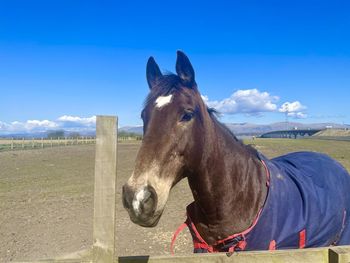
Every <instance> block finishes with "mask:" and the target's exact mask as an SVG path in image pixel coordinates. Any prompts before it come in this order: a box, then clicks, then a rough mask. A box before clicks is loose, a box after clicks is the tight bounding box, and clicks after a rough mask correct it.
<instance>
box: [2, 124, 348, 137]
mask: <svg viewBox="0 0 350 263" xmlns="http://www.w3.org/2000/svg"><path fill="white" fill-rule="evenodd" d="M226 126H227V127H228V128H229V129H230V130H231V131H232V132H233V133H234V134H235V135H237V136H245V135H247V136H252V135H257V136H258V135H261V134H263V133H266V132H271V131H280V130H291V129H326V128H330V127H331V128H332V129H348V130H350V125H348V124H338V123H310V124H304V123H298V122H288V123H285V122H276V123H272V124H254V123H248V122H245V123H226ZM332 129H330V130H332ZM118 130H119V131H124V132H127V133H134V134H138V135H142V134H143V126H142V125H139V126H124V127H121V128H119V129H118ZM48 132H50V131H48ZM78 132H79V133H80V134H81V135H82V136H95V131H78ZM65 133H66V134H67V135H68V134H69V133H70V132H67V131H66V132H65ZM46 135H47V132H41V133H18V134H6V135H0V137H6V138H11V137H13V138H23V137H25V138H33V137H34V138H41V137H46ZM324 136H333V135H324ZM346 136H349V135H346Z"/></svg>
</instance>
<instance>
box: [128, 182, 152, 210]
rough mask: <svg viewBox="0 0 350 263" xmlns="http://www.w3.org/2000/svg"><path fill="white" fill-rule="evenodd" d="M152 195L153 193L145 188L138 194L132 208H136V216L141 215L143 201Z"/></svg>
mask: <svg viewBox="0 0 350 263" xmlns="http://www.w3.org/2000/svg"><path fill="white" fill-rule="evenodd" d="M150 195H151V193H150V192H149V191H145V188H142V189H141V190H140V191H138V192H137V194H136V195H135V198H134V200H133V201H132V207H133V208H134V211H135V213H136V214H140V203H141V202H142V200H144V199H146V198H148V197H149V196H150Z"/></svg>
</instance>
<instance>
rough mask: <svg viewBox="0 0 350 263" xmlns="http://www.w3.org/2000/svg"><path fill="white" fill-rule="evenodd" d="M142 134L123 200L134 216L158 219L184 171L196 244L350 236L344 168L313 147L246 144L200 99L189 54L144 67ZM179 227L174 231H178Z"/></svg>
mask: <svg viewBox="0 0 350 263" xmlns="http://www.w3.org/2000/svg"><path fill="white" fill-rule="evenodd" d="M146 77H147V82H148V86H149V88H150V92H149V94H148V96H147V98H146V100H145V103H144V108H143V110H142V113H141V118H142V120H143V124H144V125H143V131H144V137H143V140H142V144H141V146H140V149H139V152H138V154H137V156H136V161H135V167H134V170H133V173H132V175H131V177H130V178H129V179H128V181H127V182H126V183H125V185H124V186H123V188H122V200H123V205H124V207H125V209H126V210H127V211H128V214H129V216H130V219H131V221H132V222H134V223H136V224H138V225H140V226H143V227H154V226H156V225H157V223H158V221H159V219H160V218H161V215H162V212H163V210H164V207H165V205H166V202H167V199H168V196H169V192H170V190H171V189H172V187H173V186H174V185H176V184H177V183H178V182H179V181H180V180H182V179H183V178H187V180H188V183H189V186H190V189H191V191H192V194H193V199H194V201H193V202H192V203H191V204H190V205H188V207H187V209H186V210H187V220H186V222H185V223H184V225H183V226H182V227H181V229H182V228H184V227H186V226H187V227H188V228H189V229H190V233H191V235H192V238H193V244H194V252H199V253H203V252H234V251H241V250H275V249H288V248H304V247H319V246H330V245H345V244H350V226H349V223H350V217H349V211H350V194H349V191H350V176H349V174H348V172H347V171H346V169H345V168H344V167H343V166H341V165H340V164H339V163H338V162H337V161H335V160H333V159H331V158H330V157H328V156H327V155H325V154H321V153H316V152H296V153H290V154H287V155H284V156H280V157H277V158H274V159H268V158H267V157H265V156H264V155H263V154H262V153H260V152H259V151H257V150H256V149H254V148H253V147H251V146H248V145H245V144H243V143H242V142H241V141H240V140H238V139H237V137H236V136H235V135H234V134H233V133H232V132H231V131H230V130H229V129H228V128H227V127H226V126H225V125H224V124H222V123H221V122H219V121H218V119H217V116H216V112H215V110H213V109H210V108H208V107H207V106H206V104H205V102H204V101H203V99H202V97H201V95H200V93H199V90H198V86H197V83H196V81H195V72H194V69H193V67H192V64H191V62H190V60H189V59H188V57H187V56H186V55H185V54H184V53H183V52H181V51H178V52H177V59H176V74H173V73H167V74H162V73H161V71H160V69H159V67H158V65H157V63H156V62H155V60H154V58H153V57H150V58H149V60H148V62H147V67H146ZM181 229H179V230H181Z"/></svg>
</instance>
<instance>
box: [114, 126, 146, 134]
mask: <svg viewBox="0 0 350 263" xmlns="http://www.w3.org/2000/svg"><path fill="white" fill-rule="evenodd" d="M118 131H124V132H130V133H135V134H138V135H142V134H143V126H142V125H139V126H124V127H121V128H119V129H118Z"/></svg>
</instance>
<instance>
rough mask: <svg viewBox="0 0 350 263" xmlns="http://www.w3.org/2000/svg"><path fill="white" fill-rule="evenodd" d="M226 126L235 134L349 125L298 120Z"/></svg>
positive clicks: (227, 124) (255, 133)
mask: <svg viewBox="0 0 350 263" xmlns="http://www.w3.org/2000/svg"><path fill="white" fill-rule="evenodd" d="M226 126H227V127H228V128H229V129H230V130H231V131H232V132H233V133H234V134H236V135H261V134H263V133H266V132H271V131H281V130H291V129H299V130H300V129H326V128H335V129H344V128H350V125H346V124H338V123H308V124H304V123H298V122H288V123H286V122H276V123H272V124H265V125H262V124H252V123H226Z"/></svg>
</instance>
